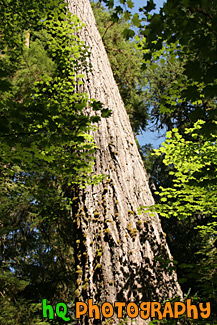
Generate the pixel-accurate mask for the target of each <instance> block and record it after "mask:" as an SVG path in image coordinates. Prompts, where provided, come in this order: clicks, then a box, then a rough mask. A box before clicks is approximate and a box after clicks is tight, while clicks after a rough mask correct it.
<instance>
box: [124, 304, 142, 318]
mask: <svg viewBox="0 0 217 325" xmlns="http://www.w3.org/2000/svg"><path fill="white" fill-rule="evenodd" d="M132 308H133V311H132ZM138 314H139V309H138V307H137V305H136V304H134V302H130V303H129V304H128V305H127V315H128V316H129V317H130V318H135V317H137V316H138Z"/></svg>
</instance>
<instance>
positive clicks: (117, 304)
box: [115, 301, 126, 318]
mask: <svg viewBox="0 0 217 325" xmlns="http://www.w3.org/2000/svg"><path fill="white" fill-rule="evenodd" d="M125 306H126V303H125V302H118V301H117V302H115V307H118V318H123V307H125Z"/></svg>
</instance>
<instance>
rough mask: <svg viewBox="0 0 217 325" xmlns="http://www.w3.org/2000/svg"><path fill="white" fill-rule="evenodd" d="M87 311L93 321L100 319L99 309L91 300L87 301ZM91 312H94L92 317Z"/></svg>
mask: <svg viewBox="0 0 217 325" xmlns="http://www.w3.org/2000/svg"><path fill="white" fill-rule="evenodd" d="M88 309H89V317H90V318H93V317H94V318H95V319H100V317H99V307H98V306H97V305H93V299H89V301H88ZM93 311H94V316H93Z"/></svg>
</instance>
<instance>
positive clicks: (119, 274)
mask: <svg viewBox="0 0 217 325" xmlns="http://www.w3.org/2000/svg"><path fill="white" fill-rule="evenodd" d="M68 5H69V10H70V11H71V12H72V13H73V14H76V15H77V16H78V17H79V18H80V19H81V20H82V22H84V23H85V24H86V27H85V28H84V29H83V31H82V32H81V38H82V39H83V40H84V41H85V43H86V44H87V45H88V46H89V48H90V50H91V58H90V60H91V63H92V65H93V71H92V72H91V73H90V74H89V75H88V76H87V81H86V83H85V91H87V92H88V95H89V96H90V97H91V98H95V99H97V100H99V101H101V102H102V103H103V104H104V105H105V106H106V107H109V108H110V109H111V110H112V116H111V117H110V118H108V119H102V121H101V122H100V123H99V129H98V131H97V132H95V134H94V138H95V142H96V144H97V146H98V149H97V157H96V164H95V173H96V174H107V175H108V176H109V178H108V179H107V180H105V181H103V183H101V184H99V185H97V186H89V187H87V188H86V189H85V190H84V191H81V192H80V198H79V200H80V202H79V205H80V210H79V211H80V213H79V216H78V215H77V217H78V218H77V229H76V241H75V242H76V245H75V246H76V247H75V258H76V263H77V274H78V280H77V285H78V288H77V290H76V294H77V296H78V300H79V301H82V300H83V301H87V299H90V298H93V300H94V303H99V302H105V301H107V302H111V303H114V302H115V301H126V302H129V301H134V302H137V303H138V302H141V301H159V302H160V301H162V300H164V299H166V298H171V297H174V296H176V295H179V296H181V295H182V293H181V290H180V287H179V285H178V283H177V278H176V274H175V272H174V271H171V270H168V269H166V268H164V267H162V266H161V265H160V262H159V259H156V257H161V258H162V259H165V260H168V259H170V258H171V255H170V252H169V249H168V246H167V244H166V240H165V235H164V233H163V232H162V228H161V224H160V221H159V218H158V216H157V215H156V216H155V217H154V218H153V217H150V216H148V215H145V214H143V215H140V216H138V214H137V209H138V207H139V206H141V205H150V204H153V203H154V201H153V198H152V195H151V192H150V189H149V186H148V180H147V174H146V172H145V170H144V167H143V162H142V159H141V157H140V154H139V152H138V149H137V145H136V142H135V139H134V135H133V132H132V128H131V126H130V122H129V118H128V116H127V113H126V110H125V108H124V104H123V101H122V99H121V96H120V94H119V90H118V87H117V85H116V83H115V80H114V78H113V74H112V70H111V67H110V64H109V61H108V58H107V54H106V52H105V49H104V46H103V43H102V40H101V37H100V34H99V32H98V30H97V27H96V22H95V19H94V16H93V12H92V9H91V6H90V3H89V0H71V1H70V0H68ZM113 322H114V323H115V324H118V320H116V318H115V316H114V317H113ZM146 322H147V323H146ZM146 322H145V321H144V320H141V319H139V318H137V319H136V320H134V324H148V321H146ZM81 323H83V324H96V323H97V322H96V321H94V320H93V319H89V320H87V318H86V319H83V320H82V321H81ZM99 323H100V324H101V323H102V320H101V321H100V322H99Z"/></svg>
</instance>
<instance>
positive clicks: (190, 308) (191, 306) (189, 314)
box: [187, 299, 198, 319]
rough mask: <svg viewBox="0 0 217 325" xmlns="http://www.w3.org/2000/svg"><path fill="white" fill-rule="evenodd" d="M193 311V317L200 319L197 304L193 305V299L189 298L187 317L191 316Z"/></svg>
mask: <svg viewBox="0 0 217 325" xmlns="http://www.w3.org/2000/svg"><path fill="white" fill-rule="evenodd" d="M192 311H193V317H192V318H193V319H198V311H197V307H196V306H195V305H191V299H187V317H188V318H191V312H192Z"/></svg>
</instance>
